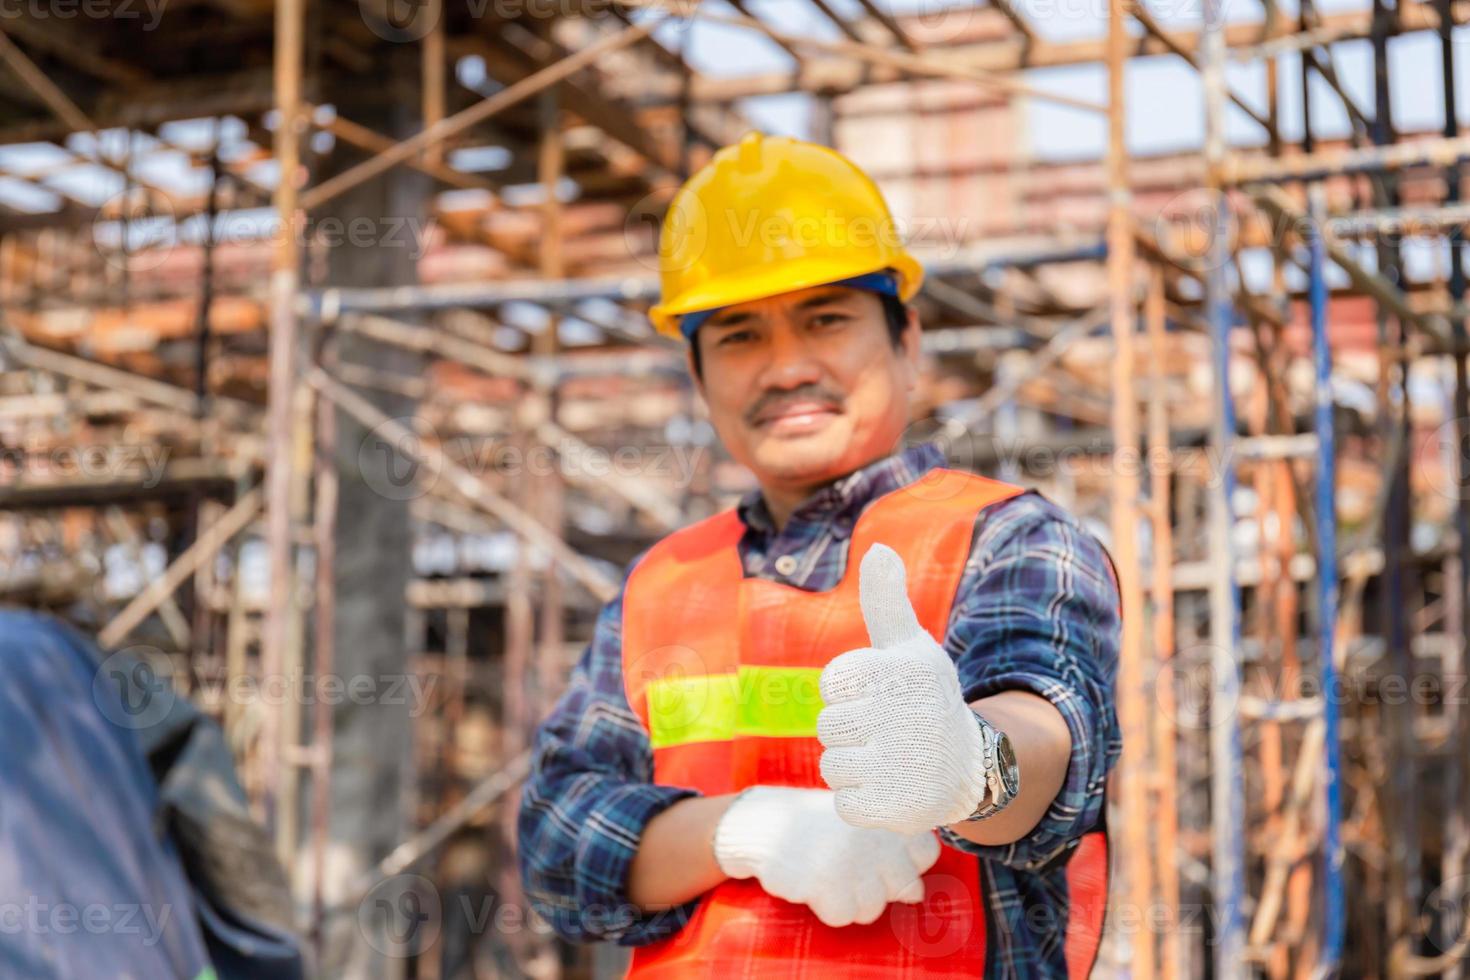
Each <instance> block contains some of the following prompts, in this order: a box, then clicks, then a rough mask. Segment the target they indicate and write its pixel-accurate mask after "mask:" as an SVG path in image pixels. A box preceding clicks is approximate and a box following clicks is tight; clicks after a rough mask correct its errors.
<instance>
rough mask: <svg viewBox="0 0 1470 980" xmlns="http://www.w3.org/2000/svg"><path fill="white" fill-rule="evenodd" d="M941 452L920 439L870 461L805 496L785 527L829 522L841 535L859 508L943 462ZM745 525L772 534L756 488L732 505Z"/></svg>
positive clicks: (763, 501)
mask: <svg viewBox="0 0 1470 980" xmlns="http://www.w3.org/2000/svg"><path fill="white" fill-rule="evenodd" d="M945 462H946V460H945V456H944V451H943V450H942V449H940V448H939V447H938V446H936V445H935V444H934V443H932V442H921V443H917V444H916V445H913V446H909V447H908V448H907V449H904V450H902V451H900V452H897V453H893V454H891V455H888V456H884V457H883V458H882V459H877V460H874V461H873V462H871V463H869V464H868V465H866V466H863V467H861V468H859V469H856V470H853V471H852V472H851V473H848V474H847V475H846V476H843V477H839V478H838V479H837V480H835V481H834V482H832V483H829V484H828V485H827V486H825V487H822V488H821V489H820V490H817V491H816V492H815V493H813V494H812V495H811V496H809V497H807V498H806V499H805V500H803V501H802V502H801V503H800V504H798V505H797V507H796V509H795V510H794V511H792V512H791V517H790V518H789V519H788V521H787V529H788V530H789V529H791V528H792V527H795V526H798V525H801V524H822V523H830V524H832V525H833V527H834V528H835V529H836V530H838V531H840V532H841V533H843V534H846V533H847V532H848V531H850V530H852V526H853V525H854V524H856V523H857V519H858V516H859V515H860V514H861V513H862V512H863V508H864V507H866V506H867V505H868V503H869V502H870V501H872V500H875V499H876V498H878V497H881V496H883V495H884V494H886V493H891V492H892V491H894V490H897V489H898V488H899V487H904V486H907V485H908V484H910V483H913V482H914V481H915V480H917V479H918V478H919V477H921V476H923V475H924V474H925V473H927V472H928V471H929V470H932V469H933V468H934V467H936V466H943V465H944V464H945ZM735 512H736V514H737V515H738V516H739V517H740V520H741V521H743V522H744V524H745V526H746V527H748V528H750V529H751V530H753V531H756V532H757V533H761V534H767V535H774V534H775V533H776V524H775V521H774V520H773V519H772V518H771V512H770V509H769V508H768V507H767V506H766V498H765V496H764V495H762V493H761V491H760V488H758V487H757V488H756V489H754V490H750V491H748V492H747V493H746V494H745V495H744V496H742V497H741V498H740V502H739V503H738V504H737V505H736V507H735Z"/></svg>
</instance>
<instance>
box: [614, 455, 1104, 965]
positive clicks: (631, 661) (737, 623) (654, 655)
mask: <svg viewBox="0 0 1470 980" xmlns="http://www.w3.org/2000/svg"><path fill="white" fill-rule="evenodd" d="M1022 492H1023V490H1022V488H1021V487H1017V486H1013V485H1011V484H1007V483H1001V482H998V481H996V480H990V479H986V478H984V477H980V476H976V475H974V474H971V473H965V472H962V471H959V470H951V469H945V468H937V469H933V470H930V471H928V472H927V473H926V474H924V476H923V477H921V478H920V479H919V480H918V481H916V482H914V483H911V484H909V485H908V486H905V487H901V488H899V489H897V490H894V491H892V492H890V493H887V494H885V495H883V496H882V497H879V498H878V499H877V500H874V501H873V502H872V503H871V504H870V505H869V506H868V507H867V508H866V509H865V510H864V511H863V513H862V514H861V516H860V517H859V518H858V521H857V524H856V525H855V526H854V528H853V531H852V540H851V542H850V544H849V549H848V561H847V568H846V571H845V572H844V574H843V576H842V580H841V581H840V582H839V583H838V584H837V586H836V587H835V588H834V589H832V590H831V591H828V592H808V591H805V590H802V589H798V588H795V587H794V586H790V585H785V584H782V583H780V582H772V581H768V580H765V579H758V578H746V577H745V573H744V569H743V567H742V565H741V561H740V556H739V553H738V551H737V545H738V543H739V541H740V538H741V536H742V535H743V534H744V531H745V526H744V524H743V523H742V522H741V521H740V519H739V517H738V516H737V515H736V512H735V510H734V509H730V510H726V511H723V512H721V513H719V514H716V515H714V516H712V517H709V518H707V519H705V520H703V521H700V522H699V523H697V524H694V525H691V526H690V527H687V528H685V529H683V530H681V531H677V532H675V533H673V534H671V535H669V536H668V537H666V538H664V539H663V540H662V541H660V542H658V544H656V545H654V547H653V548H652V549H650V550H649V552H648V554H647V555H645V556H644V559H643V560H642V561H641V562H639V563H638V566H637V567H636V568H635V569H634V570H633V572H632V573H631V574H630V575H629V577H628V581H627V585H626V588H625V590H624V594H623V681H624V685H625V687H626V690H627V695H628V704H629V705H630V706H632V708H633V710H634V711H635V712H636V713H637V715H638V717H639V719H640V720H641V721H642V723H643V725H644V727H645V729H646V730H647V731H648V734H649V741H650V744H651V745H652V748H653V781H654V782H655V783H658V784H661V785H668V786H684V787H690V788H692V789H695V790H698V791H699V792H700V793H702V794H704V795H707V796H713V795H719V794H724V793H733V792H735V791H737V790H740V789H743V788H745V787H747V786H754V785H767V786H803V787H816V788H825V787H826V784H825V783H824V782H823V780H822V775H821V771H820V769H819V767H818V760H819V759H820V758H821V754H822V744H821V742H819V741H818V740H817V737H816V727H817V726H816V721H817V713H818V712H819V711H820V710H821V707H822V703H821V696H820V694H819V689H818V677H819V676H820V675H821V672H822V667H823V666H824V665H826V663H827V662H828V661H830V660H831V659H832V658H833V657H835V656H837V655H838V654H840V653H842V652H844V651H846V650H851V649H854V648H856V647H864V646H867V645H868V636H867V631H866V628H865V626H864V624H863V618H862V612H861V610H860V608H859V605H858V572H857V569H858V564H859V561H860V560H861V557H862V556H863V555H864V554H866V553H867V550H868V548H869V546H870V545H872V544H873V543H874V542H879V541H881V542H883V543H884V544H887V545H889V546H890V547H892V548H893V549H894V550H896V551H897V552H898V553H899V554H900V555H901V556H902V557H903V560H904V565H905V567H906V568H907V570H908V591H909V599H910V601H911V602H912V603H913V606H914V611H915V612H916V613H917V614H918V617H919V622H920V623H922V624H923V626H924V628H925V629H927V630H928V631H929V632H930V633H931V634H932V635H934V636H936V637H943V636H944V634H945V631H946V627H947V624H948V621H949V612H950V606H951V604H952V602H953V599H954V595H955V592H956V590H957V589H958V587H959V582H960V577H961V575H962V573H963V571H964V567H965V562H966V560H967V558H968V556H969V553H970V547H971V540H972V536H973V533H974V528H975V518H976V516H977V515H978V514H979V512H980V511H982V510H983V509H985V508H986V507H989V506H990V505H991V504H995V503H998V502H1000V501H1002V500H1007V499H1009V498H1011V497H1014V496H1016V495H1017V494H1019V493H1022ZM980 871H981V869H980V866H979V859H978V858H976V857H974V856H973V855H970V854H966V853H964V852H963V851H960V850H958V849H955V848H951V847H945V848H943V849H942V852H941V854H940V857H939V860H938V861H937V862H936V863H935V865H934V866H933V867H932V868H931V869H930V870H929V871H928V873H927V874H925V875H924V900H923V902H922V903H918V904H906V903H893V904H890V905H889V906H888V908H887V909H886V910H885V911H884V913H883V915H882V916H880V917H879V918H878V919H877V921H875V922H873V923H871V924H869V925H850V926H845V927H842V928H833V927H831V926H827V925H824V924H823V923H822V922H821V921H820V920H819V919H818V918H817V917H816V916H815V915H814V914H812V912H811V910H810V909H808V908H807V907H806V906H805V905H798V904H793V903H790V902H787V901H784V900H782V899H779V898H775V897H774V896H771V895H768V894H766V892H765V891H764V890H763V889H762V888H761V886H760V884H759V883H758V882H757V881H756V880H755V879H740V880H734V879H732V880H727V881H725V882H723V883H722V884H720V885H718V886H717V887H715V888H714V889H712V890H711V891H709V892H708V893H706V894H705V895H704V897H703V899H702V900H701V901H700V904H699V906H698V908H697V909H696V911H695V913H694V915H693V917H692V919H691V920H690V921H689V922H688V923H687V924H686V925H685V926H684V928H682V929H680V930H679V932H677V933H675V934H674V935H672V936H669V937H667V938H665V939H662V940H660V941H658V942H655V943H652V944H650V945H647V946H642V947H639V948H637V949H635V950H634V953H633V961H632V968H631V971H630V973H629V976H630V977H638V978H645V980H647V978H666V977H667V978H673V977H680V978H682V977H688V976H717V977H721V978H724V977H727V976H728V977H761V978H765V977H792V978H795V977H811V978H822V980H826V978H838V977H874V978H878V977H882V978H889V977H938V976H944V977H954V976H975V977H978V976H980V975H982V974H983V973H984V970H985V951H986V919H985V903H984V898H983V896H982V895H981V874H980ZM1067 876H1068V882H1069V886H1070V889H1069V890H1070V893H1071V913H1070V916H1069V922H1068V927H1067V939H1066V960H1067V965H1068V973H1069V975H1070V976H1072V977H1084V976H1086V975H1087V973H1088V972H1090V970H1091V968H1092V962H1093V960H1094V958H1095V956H1096V952H1097V947H1098V943H1099V940H1100V937H1101V931H1102V913H1103V907H1104V903H1105V901H1106V893H1107V838H1106V834H1105V832H1103V831H1096V832H1093V833H1090V834H1088V835H1086V836H1085V837H1084V838H1083V841H1082V842H1081V844H1080V845H1079V846H1078V848H1077V849H1076V851H1075V852H1074V853H1073V854H1072V855H1071V858H1070V860H1069V861H1068V864H1067Z"/></svg>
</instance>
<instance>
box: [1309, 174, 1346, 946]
mask: <svg viewBox="0 0 1470 980" xmlns="http://www.w3.org/2000/svg"><path fill="white" fill-rule="evenodd" d="M1310 198H1311V203H1310V214H1311V218H1312V219H1313V220H1311V221H1309V222H1308V223H1307V227H1308V229H1309V230H1308V232H1307V248H1308V254H1309V256H1310V258H1309V262H1308V270H1309V274H1310V277H1311V287H1310V290H1309V296H1310V298H1311V316H1312V362H1313V364H1314V366H1315V368H1316V409H1315V414H1314V416H1313V419H1314V422H1315V425H1314V428H1315V430H1316V434H1317V495H1316V496H1317V500H1316V512H1317V515H1316V516H1317V520H1316V524H1317V552H1318V572H1317V629H1318V643H1319V653H1318V657H1319V660H1320V663H1319V670H1320V673H1321V678H1322V686H1321V690H1322V691H1323V692H1324V696H1323V697H1322V698H1321V701H1322V720H1323V722H1324V724H1325V730H1324V732H1323V738H1324V741H1325V745H1324V748H1325V757H1326V762H1327V772H1326V774H1325V776H1324V779H1323V785H1324V788H1325V791H1326V792H1325V795H1326V806H1327V815H1326V820H1325V826H1324V827H1323V829H1322V849H1323V865H1324V874H1323V892H1324V901H1325V902H1326V908H1325V909H1324V910H1323V925H1322V931H1323V942H1322V952H1321V959H1320V961H1319V969H1323V970H1327V971H1331V970H1334V969H1336V967H1337V965H1338V962H1339V961H1340V960H1341V959H1342V944H1343V922H1344V915H1345V909H1344V906H1343V901H1344V899H1343V885H1342V866H1343V851H1342V759H1341V753H1340V750H1339V746H1338V704H1337V699H1336V698H1335V697H1333V696H1332V692H1333V691H1336V690H1337V665H1336V663H1335V662H1334V657H1335V656H1336V651H1335V648H1334V644H1333V639H1334V633H1335V631H1336V629H1337V605H1338V588H1339V584H1338V580H1337V497H1336V484H1337V481H1336V478H1335V467H1336V457H1335V451H1334V443H1333V428H1332V350H1331V347H1330V346H1329V344H1328V338H1327V276H1326V269H1325V266H1326V249H1325V248H1324V247H1323V242H1322V236H1321V234H1319V233H1318V231H1317V229H1318V228H1319V227H1320V224H1319V222H1320V220H1321V217H1322V213H1323V211H1324V210H1325V208H1324V205H1323V200H1322V198H1323V190H1322V187H1321V185H1320V184H1319V185H1317V186H1314V187H1313V188H1311V191H1310Z"/></svg>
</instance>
